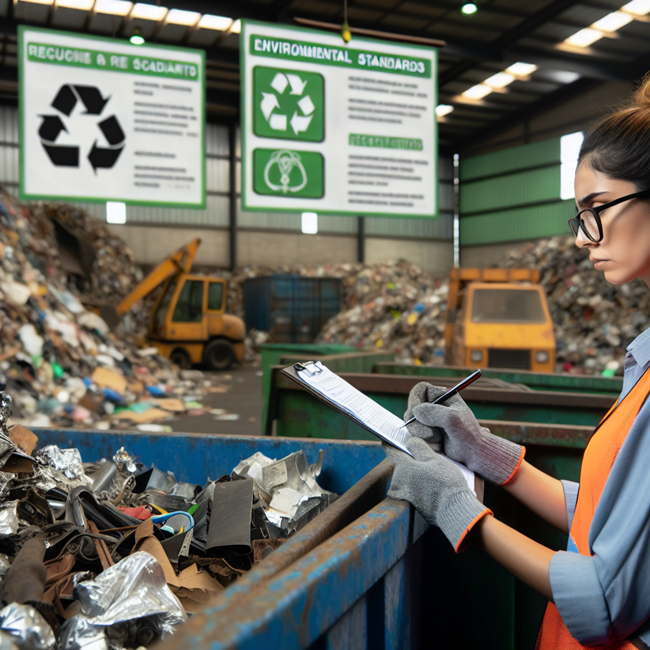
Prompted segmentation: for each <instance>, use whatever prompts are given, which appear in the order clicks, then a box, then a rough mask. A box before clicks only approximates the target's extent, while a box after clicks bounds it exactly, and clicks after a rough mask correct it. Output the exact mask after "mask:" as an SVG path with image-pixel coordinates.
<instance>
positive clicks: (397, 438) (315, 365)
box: [280, 361, 413, 456]
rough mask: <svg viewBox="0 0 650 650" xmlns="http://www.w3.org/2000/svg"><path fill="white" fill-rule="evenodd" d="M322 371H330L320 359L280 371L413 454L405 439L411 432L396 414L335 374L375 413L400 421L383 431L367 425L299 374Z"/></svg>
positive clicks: (354, 419) (371, 430)
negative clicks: (370, 403)
mask: <svg viewBox="0 0 650 650" xmlns="http://www.w3.org/2000/svg"><path fill="white" fill-rule="evenodd" d="M324 371H327V372H328V373H331V371H330V370H329V369H328V368H326V367H325V366H324V365H323V364H322V363H321V362H320V361H303V362H300V363H295V364H293V365H291V366H288V367H286V368H282V370H281V371H280V372H282V373H283V374H285V375H286V376H287V377H290V378H291V379H293V381H295V382H296V383H297V384H299V385H300V386H302V387H303V388H304V389H305V390H306V391H307V392H308V393H311V394H312V395H313V396H314V397H316V398H317V399H319V400H321V401H322V402H325V404H327V405H328V406H331V407H332V408H333V409H334V410H336V411H338V412H339V413H341V414H343V415H345V416H346V417H347V418H349V419H350V420H352V421H353V422H354V423H355V424H358V425H359V426H360V427H363V428H364V429H365V430H366V431H370V433H372V434H373V435H375V436H377V437H378V438H380V439H381V440H383V441H384V442H387V443H389V444H391V445H393V446H394V447H397V448H398V449H400V450H401V451H403V452H404V453H406V454H408V455H409V456H413V454H412V453H411V452H410V451H409V450H408V448H407V447H406V441H407V440H408V438H410V437H411V434H410V433H409V431H408V429H407V428H406V426H404V422H403V420H402V419H401V418H398V417H397V416H396V415H394V414H393V413H391V412H390V411H388V409H385V408H384V407H383V406H381V405H380V404H377V402H375V401H374V400H372V399H371V398H369V397H367V396H366V395H363V393H361V392H360V391H358V390H357V389H356V388H354V387H353V386H351V385H350V384H348V383H347V382H346V381H345V380H344V379H341V378H340V377H338V375H337V377H338V379H339V380H340V381H341V382H343V383H344V384H346V385H347V387H349V390H350V391H355V393H358V394H359V395H360V396H361V397H362V398H363V400H364V401H366V403H367V402H372V404H373V409H374V410H376V412H377V414H381V415H384V416H385V417H386V418H387V419H388V418H390V419H395V420H399V422H400V423H401V426H400V427H399V428H396V427H390V428H387V429H384V430H383V431H382V430H380V429H379V428H377V427H372V426H369V425H368V423H367V422H365V421H364V420H362V419H361V418H359V417H357V416H356V415H355V414H354V413H353V412H351V411H350V410H348V409H346V408H345V407H343V406H342V405H341V403H339V402H337V401H336V400H335V399H333V398H331V397H330V396H328V395H326V394H323V393H322V392H320V391H318V390H316V389H315V388H314V387H313V386H311V385H310V384H309V383H307V381H305V380H304V379H303V378H302V377H301V376H300V374H299V373H301V372H304V373H310V374H311V376H315V375H318V374H320V373H322V372H324ZM332 374H333V373H332Z"/></svg>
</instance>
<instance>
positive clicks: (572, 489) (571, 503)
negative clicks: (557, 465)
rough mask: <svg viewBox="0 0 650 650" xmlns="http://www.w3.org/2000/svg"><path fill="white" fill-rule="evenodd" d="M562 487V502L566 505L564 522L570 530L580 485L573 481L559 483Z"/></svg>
mask: <svg viewBox="0 0 650 650" xmlns="http://www.w3.org/2000/svg"><path fill="white" fill-rule="evenodd" d="M560 483H562V487H563V488H564V501H565V504H566V520H567V522H568V527H569V529H571V524H572V523H573V515H574V514H575V511H576V502H577V501H578V488H579V487H580V483H576V482H575V481H560Z"/></svg>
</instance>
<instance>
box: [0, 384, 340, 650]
mask: <svg viewBox="0 0 650 650" xmlns="http://www.w3.org/2000/svg"><path fill="white" fill-rule="evenodd" d="M3 395H4V393H3ZM3 415H4V417H0V449H2V454H0V475H1V476H2V477H3V480H2V481H0V608H2V609H0V648H7V649H10V648H14V647H16V648H22V649H25V648H29V649H33V650H55V649H56V650H81V649H82V648H84V649H85V650H88V649H89V648H90V649H92V650H122V649H123V648H140V647H142V646H144V647H147V646H149V645H150V644H152V643H154V642H156V641H157V640H158V639H160V638H162V637H164V636H166V635H168V634H173V631H174V627H175V626H176V625H178V624H179V623H182V622H183V621H185V620H186V619H187V614H188V613H192V612H196V611H198V610H200V609H202V608H203V607H204V606H205V605H206V603H207V602H208V601H209V600H210V598H211V597H213V596H214V595H216V594H217V593H219V592H221V591H222V590H224V589H225V588H226V587H227V586H228V585H230V584H231V583H232V582H233V581H234V580H236V578H237V577H238V576H239V575H241V574H243V573H245V572H246V571H248V570H249V569H251V568H252V567H253V566H254V565H255V564H257V563H258V562H260V561H262V560H263V559H264V558H265V557H266V556H267V555H268V554H269V553H270V552H272V551H273V550H274V549H275V548H277V547H278V546H279V545H281V544H282V542H283V540H284V539H285V538H287V537H289V536H291V535H292V534H294V533H295V532H296V531H297V530H299V529H300V528H302V527H303V526H304V525H305V524H307V523H308V522H309V521H310V520H311V519H312V518H313V517H314V516H316V514H318V513H319V512H321V511H322V510H324V509H325V508H326V507H327V506H328V505H329V504H330V503H332V502H333V501H334V500H335V499H336V495H335V494H333V493H331V492H329V491H327V490H324V489H323V488H321V487H320V486H319V485H318V482H317V477H318V476H319V474H320V472H321V469H322V465H323V452H321V453H320V455H319V458H318V461H317V462H316V463H314V464H311V465H310V464H309V463H308V462H307V460H306V458H305V454H304V452H302V451H299V452H295V453H293V454H290V455H289V456H287V457H286V458H283V459H280V460H275V459H271V458H267V457H266V456H264V455H262V454H260V453H256V454H254V455H253V456H251V457H250V458H248V459H245V460H242V461H241V462H240V463H239V465H237V467H235V468H234V469H233V471H232V473H231V474H230V475H225V476H222V477H220V478H218V479H217V480H210V479H207V480H206V483H205V484H204V485H195V484H190V483H184V482H181V481H178V480H177V479H176V477H175V476H174V474H173V473H172V472H169V471H162V470H161V469H159V468H156V467H154V466H151V467H145V466H144V465H143V464H142V463H141V462H139V460H138V459H136V458H134V457H132V456H131V454H129V453H128V450H125V449H123V448H122V449H116V450H115V454H114V455H113V457H112V458H109V459H107V458H104V459H100V460H98V461H96V462H92V463H84V462H83V460H82V458H81V455H80V453H79V451H78V450H77V449H59V448H58V447H56V446H54V445H50V446H47V447H44V448H41V449H36V450H34V449H32V448H31V447H32V445H31V444H30V445H29V447H30V448H29V453H26V451H27V450H26V449H25V448H21V446H20V445H21V444H24V443H25V440H30V439H29V437H28V436H26V435H25V428H24V427H7V426H6V415H7V413H6V409H5V412H4V413H3ZM30 433H31V432H30ZM32 435H34V434H33V433H32Z"/></svg>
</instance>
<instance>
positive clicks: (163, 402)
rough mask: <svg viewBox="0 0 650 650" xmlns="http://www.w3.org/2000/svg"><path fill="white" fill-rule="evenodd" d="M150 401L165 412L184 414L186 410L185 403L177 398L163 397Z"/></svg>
mask: <svg viewBox="0 0 650 650" xmlns="http://www.w3.org/2000/svg"><path fill="white" fill-rule="evenodd" d="M148 401H149V402H151V403H152V404H155V405H156V406H158V407H159V408H161V409H164V410H165V411H172V412H173V413H184V412H185V410H186V409H185V402H184V401H183V400H182V399H178V398H177V397H161V398H158V399H151V400H148Z"/></svg>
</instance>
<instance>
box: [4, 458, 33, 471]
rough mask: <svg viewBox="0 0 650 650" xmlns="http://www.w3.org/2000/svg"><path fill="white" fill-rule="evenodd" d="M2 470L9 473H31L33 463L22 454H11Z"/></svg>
mask: <svg viewBox="0 0 650 650" xmlns="http://www.w3.org/2000/svg"><path fill="white" fill-rule="evenodd" d="M2 471H3V472H7V473H9V474H33V473H34V463H33V462H32V461H31V460H30V459H29V458H25V457H24V456H19V455H18V454H11V456H9V458H8V459H7V462H6V463H5V464H4V465H3V466H2Z"/></svg>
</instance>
